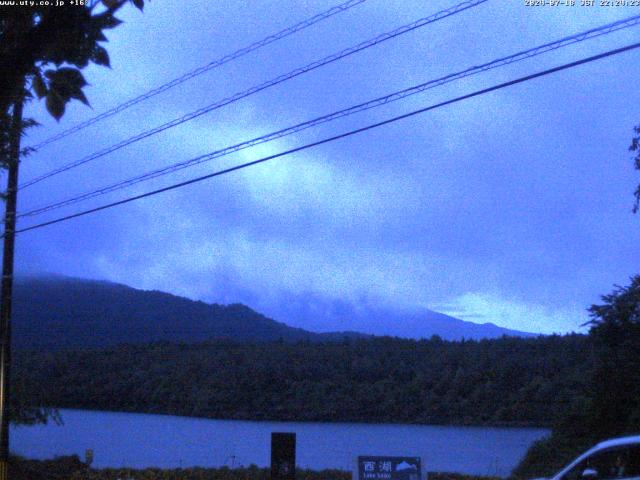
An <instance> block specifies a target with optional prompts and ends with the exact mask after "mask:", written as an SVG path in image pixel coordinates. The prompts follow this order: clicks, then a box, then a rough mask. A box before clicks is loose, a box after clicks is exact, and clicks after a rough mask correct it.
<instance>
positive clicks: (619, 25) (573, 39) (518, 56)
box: [17, 15, 640, 218]
mask: <svg viewBox="0 0 640 480" xmlns="http://www.w3.org/2000/svg"><path fill="white" fill-rule="evenodd" d="M638 24H640V15H636V16H633V17H629V18H626V19H624V20H619V21H617V22H613V23H609V24H606V25H602V26H600V27H597V28H593V29H590V30H587V31H585V32H581V33H578V34H575V35H571V36H567V37H564V38H561V39H559V40H556V41H554V42H549V43H546V44H543V45H540V46H537V47H534V48H530V49H527V50H524V51H520V52H518V53H515V54H512V55H509V56H506V57H501V58H498V59H496V60H493V61H491V62H487V63H484V64H482V65H478V66H473V67H470V68H467V69H466V70H462V71H460V72H456V73H452V74H449V75H446V76H444V77H440V78H437V79H435V80H430V81H428V82H425V83H422V84H420V85H416V86H414V87H410V88H407V89H404V90H400V91H397V92H394V93H391V94H388V95H385V96H383V97H379V98H376V99H374V100H370V101H368V102H365V103H361V104H358V105H355V106H352V107H349V108H346V109H343V110H339V111H337V112H333V113H330V114H328V115H323V116H321V117H317V118H315V119H313V120H308V121H306V122H303V123H299V124H297V125H294V126H291V127H288V128H284V129H281V130H278V131H275V132H271V133H268V134H266V135H262V136H259V137H256V138H253V139H250V140H246V141H244V142H241V143H237V144H235V145H231V146H228V147H225V148H223V149H221V150H216V151H214V152H211V153H207V154H205V155H200V156H198V157H195V158H192V159H189V160H186V161H183V162H178V163H175V164H172V165H169V166H167V167H163V168H159V169H156V170H152V171H150V172H146V173H144V174H142V175H137V176H135V177H132V178H129V179H126V180H123V181H120V182H117V183H114V184H111V185H109V186H106V187H101V188H99V189H97V190H93V191H90V192H87V193H84V194H81V195H78V196H74V197H71V198H67V199H65V200H61V201H59V202H56V203H53V204H49V205H46V206H42V207H38V208H34V209H32V210H29V211H27V212H23V213H19V214H18V215H17V218H24V217H31V216H35V215H40V214H42V213H45V212H49V211H52V210H57V209H58V208H62V207H65V206H69V205H73V204H76V203H79V202H81V201H84V200H88V199H91V198H95V197H98V196H101V195H105V194H107V193H111V192H114V191H117V190H121V189H123V188H126V187H129V186H132V185H135V184H137V183H140V182H143V181H146V180H151V179H154V178H157V177H160V176H163V175H167V174H169V173H173V172H177V171H179V170H183V169H185V168H188V167H192V166H195V165H199V164H201V163H204V162H207V161H210V160H213V159H215V158H220V157H223V156H226V155H229V154H231V153H235V152H238V151H240V150H244V149H246V148H250V147H253V146H256V145H259V144H262V143H266V142H270V141H272V140H275V139H278V138H282V137H285V136H288V135H291V134H294V133H297V132H300V131H303V130H306V129H308V128H311V127H314V126H318V125H321V124H324V123H327V122H330V121H333V120H336V119H338V118H342V117H346V116H349V115H353V114H355V113H359V112H362V111H365V110H369V109H372V108H375V107H378V106H381V105H385V104H388V103H392V102H395V101H398V100H401V99H404V98H407V97H409V96H412V95H416V94H418V93H422V92H424V91H426V90H429V89H431V88H435V87H438V86H441V85H444V84H447V83H450V82H453V81H456V80H459V79H462V78H465V77H468V76H472V75H475V74H478V73H482V72H485V71H488V70H491V69H494V68H498V67H501V66H504V65H510V64H512V63H516V62H519V61H522V60H526V59H528V58H532V57H535V56H537V55H541V54H543V53H547V52H550V51H554V50H557V49H559V48H562V47H566V46H568V45H572V44H574V43H578V42H582V41H585V40H588V39H591V38H595V37H598V36H601V35H606V34H609V33H612V32H614V31H617V30H621V29H623V28H629V27H632V26H635V25H638Z"/></svg>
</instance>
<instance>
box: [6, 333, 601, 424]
mask: <svg viewBox="0 0 640 480" xmlns="http://www.w3.org/2000/svg"><path fill="white" fill-rule="evenodd" d="M590 352H591V350H590V343H589V339H588V338H587V337H584V336H579V335H571V336H565V337H559V336H551V337H542V338H536V339H518V338H506V337H505V338H503V339H498V340H483V341H479V342H477V341H466V342H446V341H442V340H441V339H439V338H435V337H434V338H432V339H431V340H428V341H427V340H423V341H412V340H400V339H393V338H388V337H383V338H374V339H371V340H350V341H345V342H339V343H310V342H300V343H296V344H288V343H285V342H275V343H257V344H246V343H245V344H238V343H231V342H225V341H218V342H210V343H201V344H169V343H160V344H153V345H146V346H140V345H138V346H135V345H133V346H119V347H113V348H108V349H102V350H88V349H87V350H75V351H58V352H55V353H42V352H21V353H19V354H18V355H17V357H16V363H15V369H14V372H15V376H14V378H15V379H16V382H17V386H18V388H19V393H18V395H19V396H21V397H22V398H23V400H24V399H30V400H31V402H32V403H34V402H35V403H39V404H41V405H47V406H55V407H68V408H87V409H101V410H121V411H132V412H153V413H167V414H178V415H191V416H203V417H212V418H233V419H255V420H263V419H278V420H309V421H312V420H317V421H363V422H408V423H428V424H464V425H536V426H543V425H550V424H552V423H553V422H554V421H555V420H557V419H558V418H560V417H561V416H562V414H563V412H565V411H566V410H567V408H568V407H569V405H570V404H572V403H573V402H576V401H579V400H580V398H581V397H582V396H583V394H584V389H585V384H584V382H585V373H586V372H587V371H589V370H590V369H591V365H592V355H591V353H590Z"/></svg>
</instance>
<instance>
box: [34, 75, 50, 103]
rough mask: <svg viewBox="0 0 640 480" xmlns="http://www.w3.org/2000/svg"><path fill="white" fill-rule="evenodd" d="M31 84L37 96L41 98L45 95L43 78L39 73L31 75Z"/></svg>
mask: <svg viewBox="0 0 640 480" xmlns="http://www.w3.org/2000/svg"><path fill="white" fill-rule="evenodd" d="M32 85H33V91H34V92H36V95H37V96H38V98H42V97H44V96H46V95H47V86H46V85H45V83H44V80H42V77H41V76H40V75H35V76H34V77H33V83H32Z"/></svg>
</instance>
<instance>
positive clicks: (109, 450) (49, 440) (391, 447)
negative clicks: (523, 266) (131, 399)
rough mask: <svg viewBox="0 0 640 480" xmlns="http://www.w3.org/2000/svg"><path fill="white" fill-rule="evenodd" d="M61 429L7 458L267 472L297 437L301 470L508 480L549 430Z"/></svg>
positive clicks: (169, 423)
mask: <svg viewBox="0 0 640 480" xmlns="http://www.w3.org/2000/svg"><path fill="white" fill-rule="evenodd" d="M61 414H62V418H63V421H64V425H62V426H58V425H53V424H52V425H45V426H40V425H39V426H33V427H22V426H20V427H12V429H11V450H12V451H13V452H14V453H17V454H19V455H23V456H26V457H29V458H38V459H45V458H52V457H54V456H56V455H71V454H77V455H79V456H80V458H81V459H83V458H84V452H85V450H86V449H89V448H91V449H93V450H94V462H93V466H94V467H96V468H103V467H131V468H144V467H151V466H156V467H160V468H176V467H180V466H182V467H189V466H203V467H219V466H222V465H227V466H229V467H231V466H236V467H237V466H240V465H243V466H248V465H250V464H252V463H253V464H256V465H258V466H260V467H266V466H268V465H269V461H270V451H271V450H270V441H271V432H295V433H296V434H297V464H298V466H299V467H303V468H312V469H324V468H339V469H343V470H352V467H353V464H354V461H355V458H356V457H357V456H358V455H397V456H416V457H421V458H422V465H423V470H424V471H425V472H428V471H447V472H460V473H468V474H480V475H500V476H506V475H508V474H509V473H510V471H511V470H512V469H513V468H514V467H515V466H516V465H517V463H518V462H519V461H520V459H521V458H522V457H523V456H524V454H525V452H526V450H527V448H528V447H529V446H530V445H531V444H532V443H533V442H534V441H536V440H538V439H541V438H543V437H545V436H546V435H548V433H549V432H548V430H545V429H532V428H485V427H441V426H418V425H398V424H357V423H291V422H248V421H234V420H208V419H201V418H189V417H173V416H165V415H144V414H134V413H111V412H91V411H84V410H61Z"/></svg>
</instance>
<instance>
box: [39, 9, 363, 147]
mask: <svg viewBox="0 0 640 480" xmlns="http://www.w3.org/2000/svg"><path fill="white" fill-rule="evenodd" d="M366 1H367V0H349V1H347V2H344V3H341V4H340V5H336V6H335V7H331V8H330V9H328V10H325V11H324V12H322V13H319V14H317V15H314V16H313V17H311V18H308V19H306V20H303V21H302V22H299V23H296V24H295V25H292V26H291V27H288V28H285V29H284V30H281V31H279V32H278V33H275V34H273V35H269V36H268V37H265V38H263V39H262V40H259V41H257V42H254V43H252V44H251V45H248V46H246V47H243V48H240V49H239V50H236V51H235V52H233V53H229V54H227V55H225V56H223V57H221V58H218V59H216V60H213V61H211V62H209V63H207V64H206V65H203V66H201V67H198V68H196V69H194V70H191V71H189V72H187V73H185V74H184V75H181V76H180V77H178V78H174V79H173V80H171V81H169V82H167V83H163V84H162V85H160V86H159V87H156V88H154V89H152V90H149V91H148V92H146V93H143V94H141V95H138V96H137V97H134V98H132V99H130V100H127V101H126V102H124V103H121V104H119V105H117V106H115V107H113V108H111V109H109V110H107V111H105V112H103V113H101V114H99V115H96V116H95V117H93V118H90V119H88V120H85V121H84V122H81V123H79V124H77V125H74V126H73V127H71V128H68V129H67V130H64V131H62V132H60V133H58V134H56V135H53V136H51V137H49V138H47V139H46V140H43V141H42V142H40V143H37V144H35V145H32V146H31V147H30V148H31V149H33V150H40V149H41V148H42V147H44V146H45V145H49V144H50V143H53V142H56V141H58V140H61V139H63V138H65V137H67V136H69V135H71V134H73V133H76V132H79V131H80V130H84V129H85V128H87V127H88V126H90V125H93V124H94V123H97V122H99V121H101V120H104V119H106V118H109V117H112V116H114V115H116V114H118V113H120V112H123V111H124V110H126V109H128V108H130V107H132V106H134V105H136V104H138V103H140V102H143V101H145V100H147V99H149V98H151V97H155V96H156V95H159V94H160V93H163V92H166V91H167V90H169V89H171V88H173V87H175V86H178V85H180V84H182V83H184V82H186V81H187V80H191V79H192V78H194V77H197V76H199V75H202V74H203V73H206V72H208V71H210V70H213V69H214V68H217V67H221V66H222V65H224V64H226V63H229V62H231V61H232V60H236V59H238V58H240V57H243V56H244V55H247V54H248V53H251V52H253V51H255V50H258V49H260V48H262V47H265V46H267V45H269V44H271V43H274V42H276V41H278V40H281V39H283V38H286V37H288V36H289V35H293V34H294V33H297V32H299V31H301V30H304V29H305V28H307V27H310V26H311V25H315V24H316V23H319V22H321V21H323V20H326V19H327V18H330V17H332V16H334V15H336V14H338V13H342V12H345V11H347V10H349V9H350V8H352V7H355V6H356V5H360V4H361V3H364V2H366Z"/></svg>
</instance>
